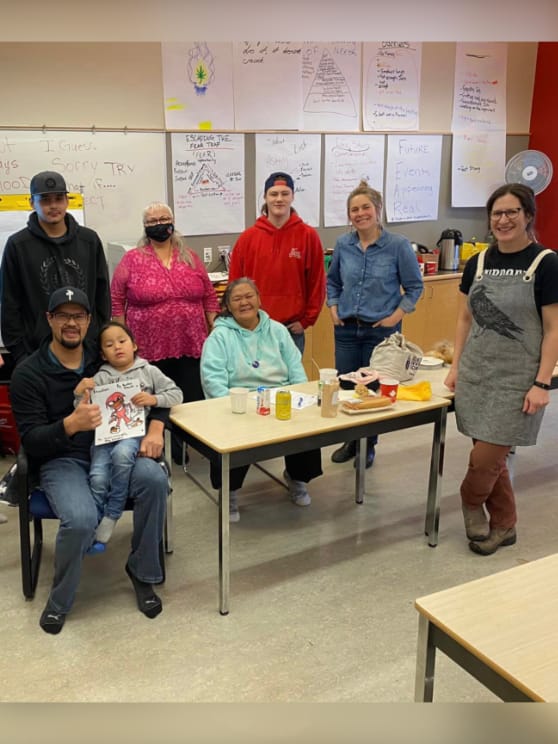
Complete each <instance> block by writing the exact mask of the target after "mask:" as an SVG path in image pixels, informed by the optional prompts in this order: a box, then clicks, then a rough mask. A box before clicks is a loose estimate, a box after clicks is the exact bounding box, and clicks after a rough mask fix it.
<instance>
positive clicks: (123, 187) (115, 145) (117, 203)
mask: <svg viewBox="0 0 558 744" xmlns="http://www.w3.org/2000/svg"><path fill="white" fill-rule="evenodd" d="M44 170H53V171H57V172H58V173H61V174H62V175H63V176H64V179H65V181H66V185H67V187H68V190H69V191H71V192H73V193H81V194H82V195H83V209H84V215H85V224H86V225H87V227H91V228H92V229H93V230H96V231H97V232H98V233H99V235H100V237H101V240H103V242H105V243H106V242H107V241H109V240H114V241H121V242H124V243H134V242H135V241H136V240H137V239H138V238H139V237H140V235H141V234H142V229H143V228H142V222H141V215H142V210H143V208H144V207H145V205H146V204H149V202H152V201H166V198H167V178H166V152H165V135H164V134H163V133H162V132H123V131H120V132H96V131H95V130H93V131H82V132H67V131H55V130H51V129H47V130H46V131H44V132H42V131H33V130H3V131H2V132H0V193H3V194H6V195H9V194H28V193H29V186H30V183H31V178H32V177H33V175H34V174H35V173H39V172H40V171H44Z"/></svg>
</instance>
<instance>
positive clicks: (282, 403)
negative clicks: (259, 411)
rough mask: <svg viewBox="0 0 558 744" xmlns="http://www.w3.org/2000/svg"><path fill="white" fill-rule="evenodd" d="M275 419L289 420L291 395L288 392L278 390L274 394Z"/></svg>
mask: <svg viewBox="0 0 558 744" xmlns="http://www.w3.org/2000/svg"><path fill="white" fill-rule="evenodd" d="M275 418H278V419H279V421H288V420H289V419H290V418H291V394H290V392H289V391H288V390H278V391H277V393H276V394H275Z"/></svg>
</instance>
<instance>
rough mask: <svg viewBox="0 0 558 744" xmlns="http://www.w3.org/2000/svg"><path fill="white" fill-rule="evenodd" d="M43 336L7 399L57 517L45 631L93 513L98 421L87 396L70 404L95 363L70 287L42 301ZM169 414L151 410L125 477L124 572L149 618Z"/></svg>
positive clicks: (66, 597) (54, 628)
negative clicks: (128, 526)
mask: <svg viewBox="0 0 558 744" xmlns="http://www.w3.org/2000/svg"><path fill="white" fill-rule="evenodd" d="M47 307H48V311H47V313H46V321H47V325H48V326H49V327H50V331H51V336H50V337H47V338H45V339H44V340H43V341H42V343H41V345H40V347H39V349H37V351H35V352H34V353H33V354H31V356H29V357H28V358H27V359H24V360H23V361H22V362H21V364H18V366H17V367H16V368H15V370H14V373H13V375H12V380H11V385H10V397H11V402H12V408H13V411H14V414H15V418H16V423H17V427H18V430H19V433H20V436H21V441H22V444H23V447H24V448H25V452H26V454H27V457H28V460H29V467H30V471H31V472H34V473H38V475H39V481H40V485H41V488H42V489H43V490H44V492H45V494H46V497H47V499H48V501H49V504H50V506H51V508H52V510H53V512H54V513H55V514H56V515H57V516H58V518H59V519H60V526H59V529H58V535H57V538H56V548H55V555H54V580H53V583H52V588H51V591H50V595H49V598H48V601H47V604H46V607H45V609H44V611H43V613H42V615H41V619H40V621H39V624H40V626H41V628H42V629H43V630H44V631H45V632H46V633H52V634H56V633H59V632H60V631H61V630H62V627H63V625H64V622H65V620H66V615H67V614H68V612H69V611H70V609H71V607H72V604H73V602H74V598H75V594H76V591H77V588H78V584H79V580H80V574H81V562H82V559H83V557H84V555H85V553H86V552H87V550H88V549H89V547H90V546H91V545H92V543H93V541H94V536H95V528H96V526H97V524H98V522H99V518H100V516H101V515H99V514H98V513H97V507H96V505H95V499H94V497H93V494H92V493H91V489H90V487H89V465H90V455H89V452H90V449H91V445H92V443H93V431H94V430H95V429H96V427H97V426H99V424H100V423H101V411H100V408H99V406H98V405H95V404H93V403H90V401H89V394H88V393H87V394H86V395H85V396H84V398H83V400H82V401H81V402H80V403H79V405H77V406H76V407H75V408H74V388H75V387H76V385H77V384H78V382H79V381H80V380H81V379H82V378H83V377H93V375H94V374H95V372H97V369H98V367H99V364H98V362H97V353H96V350H93V349H92V348H91V346H90V345H89V344H88V343H87V341H86V340H85V339H86V335H87V330H88V328H89V324H90V321H91V314H90V313H91V311H90V303H89V298H88V297H87V295H86V294H85V293H84V292H82V290H81V289H78V288H77V287H70V286H68V287H61V288H60V289H57V290H55V291H54V292H53V293H52V295H51V296H50V299H49V301H48V304H47ZM168 414H169V411H168V409H166V408H156V407H154V408H152V409H151V411H150V413H149V418H148V421H147V434H146V435H145V436H144V438H143V439H142V441H141V444H140V449H139V454H138V458H137V460H136V463H135V465H134V468H133V470H132V475H131V478H130V489H129V496H130V498H132V499H133V500H134V520H133V525H134V527H133V535H132V549H131V553H130V555H129V557H128V561H127V563H126V567H125V570H126V573H127V574H128V576H129V577H130V581H131V582H132V585H133V587H134V591H135V593H136V599H137V604H138V607H139V609H140V611H141V612H143V614H144V615H145V616H146V617H148V618H154V617H156V616H157V615H158V614H159V613H160V612H161V611H162V609H163V606H162V603H161V599H160V598H159V597H158V596H157V594H155V592H154V590H153V586H152V584H158V583H160V582H161V581H162V580H163V576H162V568H161V563H160V560H159V543H160V540H161V536H162V533H163V521H164V516H165V507H166V497H167V492H168V481H167V476H166V475H165V473H164V471H163V469H162V468H161V467H160V466H159V465H158V463H156V462H155V458H158V457H160V456H161V453H162V450H163V433H164V427H165V423H166V421H167V419H168Z"/></svg>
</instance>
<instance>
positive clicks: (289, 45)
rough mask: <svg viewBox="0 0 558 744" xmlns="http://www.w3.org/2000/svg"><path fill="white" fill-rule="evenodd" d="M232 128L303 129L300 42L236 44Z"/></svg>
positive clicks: (248, 129) (248, 42) (245, 42)
mask: <svg viewBox="0 0 558 744" xmlns="http://www.w3.org/2000/svg"><path fill="white" fill-rule="evenodd" d="M233 58H234V59H233V68H234V118H235V129H240V130H247V131H250V130H253V129H295V130H298V129H302V43H301V42H290V41H243V42H239V43H235V45H234V52H233Z"/></svg>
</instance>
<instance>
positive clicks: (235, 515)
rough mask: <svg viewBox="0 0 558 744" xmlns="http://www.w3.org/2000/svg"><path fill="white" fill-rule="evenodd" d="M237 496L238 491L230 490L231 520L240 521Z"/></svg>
mask: <svg viewBox="0 0 558 744" xmlns="http://www.w3.org/2000/svg"><path fill="white" fill-rule="evenodd" d="M237 497H238V491H229V522H240V512H239V510H238V498H237ZM219 498H221V490H219Z"/></svg>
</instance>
